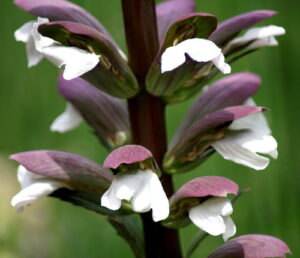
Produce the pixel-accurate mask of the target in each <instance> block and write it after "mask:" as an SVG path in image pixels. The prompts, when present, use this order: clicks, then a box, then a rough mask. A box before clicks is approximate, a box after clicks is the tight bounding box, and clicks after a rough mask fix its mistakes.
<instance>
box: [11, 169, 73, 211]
mask: <svg viewBox="0 0 300 258" xmlns="http://www.w3.org/2000/svg"><path fill="white" fill-rule="evenodd" d="M18 181H19V183H20V185H21V189H22V190H21V191H20V192H19V193H17V194H16V195H15V196H14V197H13V198H12V200H11V205H12V206H13V207H15V208H16V209H17V211H18V212H21V211H23V209H24V207H25V206H27V205H30V204H32V203H33V202H35V201H37V200H39V199H41V198H43V197H45V196H47V195H49V194H51V193H53V192H54V191H56V190H57V189H59V188H69V189H70V187H69V186H68V185H66V184H64V183H62V182H59V181H57V180H54V179H51V178H47V177H43V176H41V175H38V174H35V173H32V172H30V171H28V170H27V169H26V168H25V167H23V166H22V165H20V166H19V167H18Z"/></svg>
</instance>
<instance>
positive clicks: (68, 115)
mask: <svg viewBox="0 0 300 258" xmlns="http://www.w3.org/2000/svg"><path fill="white" fill-rule="evenodd" d="M82 121H83V118H82V116H81V115H80V113H79V112H78V111H77V109H76V108H75V107H74V106H73V105H72V104H71V103H69V102H68V103H67V105H66V109H65V111H64V112H63V113H62V114H61V115H59V116H58V117H57V118H56V119H55V120H54V121H53V123H52V125H51V126H50V130H51V131H53V132H60V133H64V132H67V131H70V130H72V129H74V128H76V127H77V126H78V125H79V124H80V123H81V122H82Z"/></svg>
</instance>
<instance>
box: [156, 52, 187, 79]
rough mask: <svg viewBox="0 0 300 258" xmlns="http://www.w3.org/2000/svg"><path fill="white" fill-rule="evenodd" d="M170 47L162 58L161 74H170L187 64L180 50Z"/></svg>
mask: <svg viewBox="0 0 300 258" xmlns="http://www.w3.org/2000/svg"><path fill="white" fill-rule="evenodd" d="M176 47H177V46H175V47H168V48H167V49H166V50H165V52H164V53H163V54H162V56H161V72H162V73H164V72H169V71H172V70H174V69H175V68H177V67H179V66H180V65H182V64H183V63H184V62H185V55H184V52H182V51H181V50H180V49H178V48H176Z"/></svg>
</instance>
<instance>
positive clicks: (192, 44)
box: [176, 38, 221, 62]
mask: <svg viewBox="0 0 300 258" xmlns="http://www.w3.org/2000/svg"><path fill="white" fill-rule="evenodd" d="M176 47H177V48H180V49H181V51H182V52H184V53H187V54H188V55H189V56H190V57H191V58H192V59H193V60H195V61H197V62H208V61H211V60H213V59H214V58H216V57H217V56H219V55H220V53H221V49H220V48H218V47H217V45H216V44H215V43H213V42H212V41H210V40H207V39H199V38H194V39H187V40H184V41H182V42H181V43H179V44H178V45H177V46H176Z"/></svg>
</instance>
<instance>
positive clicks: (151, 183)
mask: <svg viewBox="0 0 300 258" xmlns="http://www.w3.org/2000/svg"><path fill="white" fill-rule="evenodd" d="M121 200H127V201H131V203H132V208H133V210H134V211H135V212H140V213H141V212H147V211H149V210H150V209H151V208H152V217H153V220H154V221H159V220H162V219H165V218H166V217H167V216H168V215H169V202H168V198H167V197H166V194H165V192H164V191H163V188H162V186H161V183H160V181H159V179H158V177H157V175H156V174H155V173H154V172H153V171H151V170H140V171H137V172H135V173H128V174H124V173H120V174H118V175H116V176H115V177H114V179H113V182H112V184H111V186H110V188H109V189H108V190H107V191H106V192H105V194H104V195H103V196H102V198H101V205H102V206H105V207H107V208H109V209H111V210H117V209H119V208H120V207H121Z"/></svg>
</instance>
